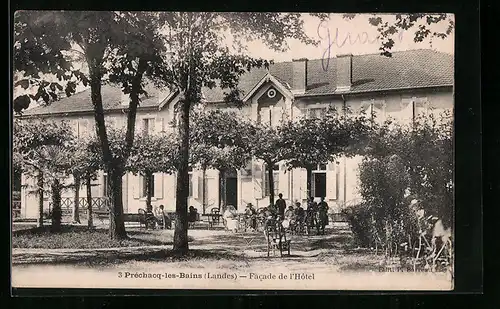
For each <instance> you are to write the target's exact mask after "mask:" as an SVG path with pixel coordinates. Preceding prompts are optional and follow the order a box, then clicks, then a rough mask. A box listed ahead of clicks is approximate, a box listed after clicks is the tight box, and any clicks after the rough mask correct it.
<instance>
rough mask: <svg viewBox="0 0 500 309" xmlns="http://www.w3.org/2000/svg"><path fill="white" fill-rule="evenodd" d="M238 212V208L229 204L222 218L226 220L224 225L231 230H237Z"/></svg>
mask: <svg viewBox="0 0 500 309" xmlns="http://www.w3.org/2000/svg"><path fill="white" fill-rule="evenodd" d="M237 216H238V213H237V211H236V208H235V207H234V206H232V205H228V206H227V208H226V210H225V211H224V214H223V215H222V218H223V220H224V225H225V226H226V228H227V229H228V230H230V231H234V232H236V231H237V229H238V219H237Z"/></svg>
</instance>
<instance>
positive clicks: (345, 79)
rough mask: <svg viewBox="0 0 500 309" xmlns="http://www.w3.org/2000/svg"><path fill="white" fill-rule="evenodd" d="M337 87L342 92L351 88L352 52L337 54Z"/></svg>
mask: <svg viewBox="0 0 500 309" xmlns="http://www.w3.org/2000/svg"><path fill="white" fill-rule="evenodd" d="M336 78H337V80H336V83H337V89H336V90H335V91H338V92H343V91H349V90H351V85H352V54H344V55H337V74H336Z"/></svg>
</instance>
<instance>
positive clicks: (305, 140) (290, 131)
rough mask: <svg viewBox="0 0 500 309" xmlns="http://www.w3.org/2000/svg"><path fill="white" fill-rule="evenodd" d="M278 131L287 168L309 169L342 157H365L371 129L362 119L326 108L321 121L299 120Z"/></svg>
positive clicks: (319, 119)
mask: <svg viewBox="0 0 500 309" xmlns="http://www.w3.org/2000/svg"><path fill="white" fill-rule="evenodd" d="M280 130H281V132H282V139H283V142H282V143H283V144H284V145H283V146H284V149H286V155H285V156H284V157H285V158H286V159H287V163H288V166H289V168H297V167H298V168H310V167H311V166H315V165H317V164H320V163H325V162H328V161H331V160H335V159H336V158H337V157H339V156H341V155H344V156H353V155H357V154H361V153H364V151H365V146H366V145H367V143H368V140H369V138H370V136H371V135H370V134H371V133H370V132H371V130H372V127H371V125H370V122H369V120H368V119H367V118H366V117H365V116H363V115H354V114H352V113H351V112H350V111H348V110H346V111H345V112H342V113H339V112H338V111H337V110H336V109H335V108H329V109H328V110H327V112H326V114H325V115H324V117H322V118H301V119H300V120H299V121H291V122H288V123H287V124H285V125H284V126H283V127H282V128H281V129H280Z"/></svg>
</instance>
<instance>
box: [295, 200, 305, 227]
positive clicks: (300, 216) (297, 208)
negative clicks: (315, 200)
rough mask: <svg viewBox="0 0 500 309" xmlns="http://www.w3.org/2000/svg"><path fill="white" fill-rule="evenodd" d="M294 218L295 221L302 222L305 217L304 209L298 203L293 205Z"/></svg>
mask: <svg viewBox="0 0 500 309" xmlns="http://www.w3.org/2000/svg"><path fill="white" fill-rule="evenodd" d="M295 216H296V217H297V221H299V222H302V221H304V218H305V216H306V213H305V211H304V208H302V206H301V204H300V203H299V202H297V203H295Z"/></svg>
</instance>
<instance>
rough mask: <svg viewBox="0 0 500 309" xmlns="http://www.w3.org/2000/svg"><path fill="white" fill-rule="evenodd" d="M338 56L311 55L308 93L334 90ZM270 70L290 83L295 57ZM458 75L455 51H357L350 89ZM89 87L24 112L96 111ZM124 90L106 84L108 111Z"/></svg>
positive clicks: (436, 82) (153, 98) (243, 83)
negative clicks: (383, 52)
mask: <svg viewBox="0 0 500 309" xmlns="http://www.w3.org/2000/svg"><path fill="white" fill-rule="evenodd" d="M336 66H337V64H336V58H330V59H324V60H323V59H313V60H309V61H308V62H307V72H308V73H307V74H308V76H307V89H306V92H305V94H304V95H305V96H307V95H321V94H335V88H336V76H335V75H336ZM267 72H268V71H267V70H266V69H264V68H255V69H252V70H251V71H250V72H248V73H246V74H244V75H242V76H241V78H240V82H239V88H240V89H241V90H242V93H243V95H245V94H246V93H248V92H249V91H251V90H252V88H253V87H254V86H255V84H257V83H258V82H259V81H260V79H261V78H262V77H263V76H264V75H265V74H266V73H267ZM269 72H270V73H271V74H272V75H273V76H274V77H276V79H278V80H279V81H280V82H281V83H283V84H284V85H286V84H289V85H292V73H293V72H292V62H280V63H275V64H272V65H271V66H270V67H269ZM453 75H454V64H453V56H452V55H449V54H445V53H441V52H436V51H433V50H429V49H419V50H409V51H401V52H393V54H392V57H385V56H381V55H380V54H368V55H355V56H353V63H352V81H353V85H352V87H351V92H353V93H355V92H370V91H381V90H393V89H404V88H423V87H436V86H437V87H438V86H452V85H453ZM147 90H148V93H149V94H150V96H149V97H148V98H144V99H143V101H142V102H141V105H140V106H158V105H159V104H160V100H158V97H157V96H158V90H156V91H155V90H154V88H152V86H151V87H150V88H149V89H147ZM89 92H90V90H88V89H87V90H84V91H82V92H80V93H77V94H75V95H73V96H71V97H69V98H64V99H61V100H60V101H57V102H54V103H52V104H51V105H49V106H45V107H37V108H33V109H30V110H27V111H25V114H27V115H30V114H31V115H35V114H52V113H66V112H68V113H70V112H78V111H80V112H83V111H92V104H91V101H90V94H89ZM225 92H227V90H224V89H220V88H214V89H208V88H205V89H204V90H203V94H204V96H205V99H206V100H207V102H221V101H223V100H224V94H225ZM121 95H122V94H121V89H120V88H119V87H114V86H110V85H104V86H103V87H102V98H103V105H104V109H105V110H112V109H117V108H120V99H121Z"/></svg>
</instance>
